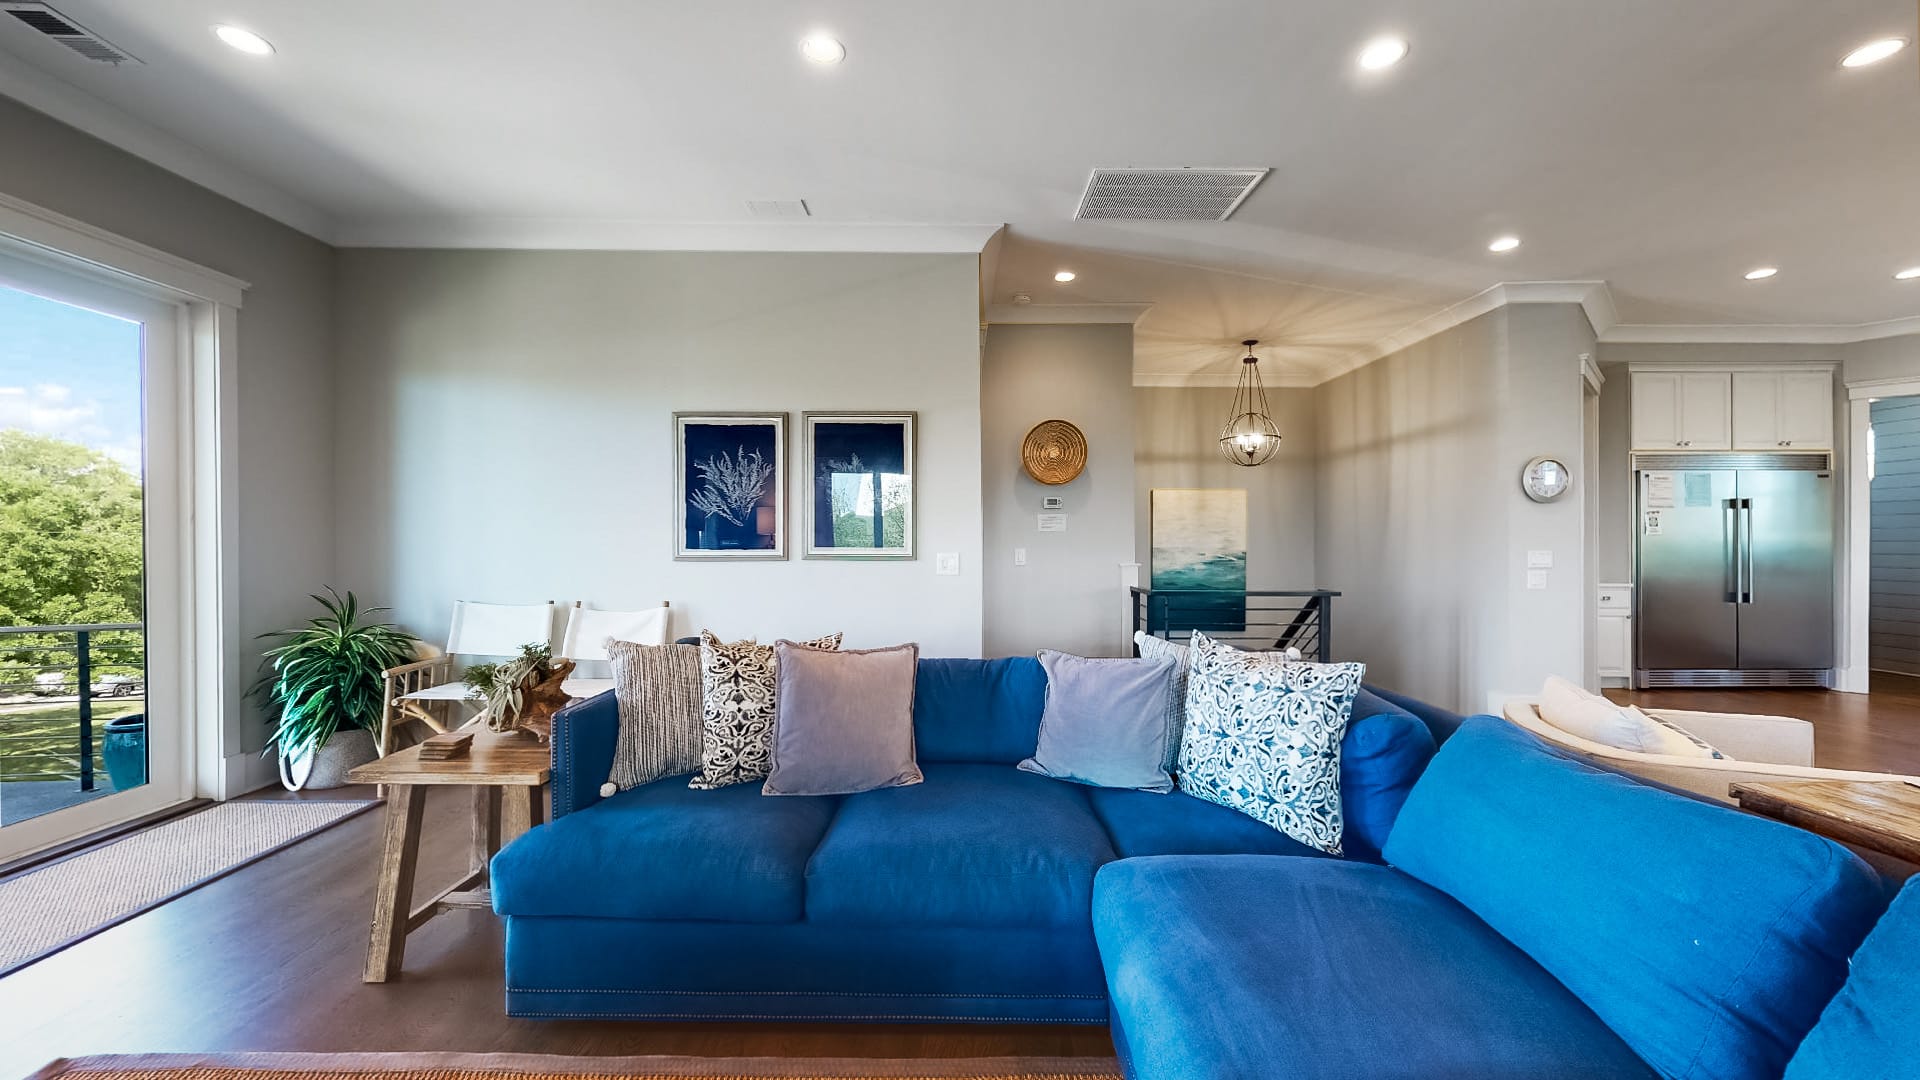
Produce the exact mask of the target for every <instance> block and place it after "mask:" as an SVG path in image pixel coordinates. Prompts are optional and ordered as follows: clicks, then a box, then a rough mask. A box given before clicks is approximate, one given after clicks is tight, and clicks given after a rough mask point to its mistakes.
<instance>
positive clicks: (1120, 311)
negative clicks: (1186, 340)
mask: <svg viewBox="0 0 1920 1080" xmlns="http://www.w3.org/2000/svg"><path fill="white" fill-rule="evenodd" d="M1152 307H1153V305H1152V304H989V305H987V321H988V322H989V323H1000V324H1003V325H1017V326H1036V325H1050V324H1071V323H1125V324H1126V325H1128V326H1132V325H1133V324H1134V323H1137V322H1139V321H1140V319H1141V317H1142V316H1144V315H1145V314H1146V313H1147V312H1148V311H1149V310H1151V309H1152Z"/></svg>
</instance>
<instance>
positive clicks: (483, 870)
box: [348, 731, 553, 983]
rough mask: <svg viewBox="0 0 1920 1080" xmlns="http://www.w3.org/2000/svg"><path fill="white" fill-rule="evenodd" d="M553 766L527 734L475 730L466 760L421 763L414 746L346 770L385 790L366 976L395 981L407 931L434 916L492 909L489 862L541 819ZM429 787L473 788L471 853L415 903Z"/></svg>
mask: <svg viewBox="0 0 1920 1080" xmlns="http://www.w3.org/2000/svg"><path fill="white" fill-rule="evenodd" d="M552 771H553V762H552V754H551V752H550V751H549V750H548V748H547V747H546V746H545V745H544V744H542V743H540V742H538V741H536V740H535V739H534V738H533V737H532V736H528V735H520V734H501V733H497V732H492V731H479V732H477V733H476V734H475V735H474V737H473V748H472V750H470V751H469V752H468V754H467V756H465V757H461V758H455V759H454V760H452V761H422V760H420V748H419V747H417V746H413V747H408V748H407V749H405V750H401V751H398V752H396V753H392V754H388V755H387V756H386V757H384V758H381V759H380V760H378V761H375V762H371V763H369V764H366V765H362V766H360V767H359V768H357V769H355V770H353V772H351V773H349V774H348V779H349V780H351V781H352V782H354V783H356V784H381V785H384V786H385V787H386V789H387V825H386V840H385V844H384V848H383V853H382V855H381V862H380V881H379V884H378V886H377V888H376V891H375V893H374V898H373V934H372V938H371V940H369V941H368V943H367V968H366V973H365V975H364V976H363V979H364V981H366V982H370V983H377V982H386V981H387V980H389V979H397V978H399V977H400V964H401V961H402V959H403V958H404V957H405V955H406V951H407V935H408V934H409V933H412V932H413V931H414V930H417V929H419V928H420V927H421V926H422V925H424V924H425V923H426V922H427V920H429V919H431V918H433V917H434V916H435V915H438V914H440V913H441V912H443V911H452V910H454V909H456V908H486V909H488V910H491V909H492V908H493V892H492V890H491V889H489V888H488V887H487V884H486V883H487V862H488V860H490V859H492V858H493V856H494V853H496V852H498V851H499V850H500V848H501V845H503V844H506V843H508V842H510V841H512V840H513V839H514V838H515V837H517V836H519V835H520V834H521V833H524V832H526V831H527V830H528V829H531V828H533V827H534V826H535V825H538V824H539V823H540V819H541V817H542V811H543V810H544V806H543V805H542V802H541V799H540V789H541V787H542V786H544V785H545V784H546V782H547V779H548V777H549V776H551V775H552ZM431 785H452V786H456V787H471V788H472V789H473V826H472V829H473V831H472V838H471V848H470V850H471V852H472V857H471V859H469V861H468V872H467V876H466V877H464V878H462V879H460V880H459V881H457V882H455V883H454V884H453V886H452V887H450V888H448V889H446V890H444V891H442V892H441V893H439V894H438V895H436V896H435V897H434V898H433V899H431V900H428V901H427V902H426V903H424V904H421V905H420V906H419V907H414V906H413V885H414V880H413V879H414V872H415V870H416V869H417V868H418V864H419V861H420V828H421V824H422V822H423V820H424V812H425V810H426V805H427V804H426V792H425V790H423V789H424V788H425V787H428V786H431Z"/></svg>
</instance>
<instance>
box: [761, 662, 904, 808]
mask: <svg viewBox="0 0 1920 1080" xmlns="http://www.w3.org/2000/svg"><path fill="white" fill-rule="evenodd" d="M773 651H774V670H775V672H776V673H777V677H778V679H779V690H778V692H777V693H776V694H775V695H774V703H775V704H774V708H775V710H776V716H775V719H774V723H773V770H772V772H770V773H769V774H768V775H767V782H766V784H764V785H763V786H762V787H761V788H760V790H761V792H762V793H763V794H766V795H851V794H853V793H855V792H859V791H872V790H874V789H875V788H888V787H905V786H906V785H908V784H917V783H919V782H920V781H921V780H922V779H923V778H922V777H921V775H920V766H919V765H918V764H917V763H916V762H915V761H914V757H913V681H914V675H915V672H916V671H917V670H918V666H919V661H920V646H918V645H895V646H893V647H892V648H887V649H849V650H841V651H831V652H830V651H827V650H824V649H810V648H808V647H807V646H805V645H796V644H794V643H793V642H791V641H780V642H775V643H774V646H773Z"/></svg>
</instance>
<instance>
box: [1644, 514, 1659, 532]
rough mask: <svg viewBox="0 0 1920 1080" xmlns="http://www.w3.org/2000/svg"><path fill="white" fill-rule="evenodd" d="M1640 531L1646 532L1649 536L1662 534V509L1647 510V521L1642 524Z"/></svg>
mask: <svg viewBox="0 0 1920 1080" xmlns="http://www.w3.org/2000/svg"><path fill="white" fill-rule="evenodd" d="M1640 531H1641V532H1643V533H1645V534H1646V535H1648V536H1659V535H1660V511H1658V510H1649V511H1647V513H1646V521H1645V522H1644V523H1643V524H1642V525H1641V527H1640Z"/></svg>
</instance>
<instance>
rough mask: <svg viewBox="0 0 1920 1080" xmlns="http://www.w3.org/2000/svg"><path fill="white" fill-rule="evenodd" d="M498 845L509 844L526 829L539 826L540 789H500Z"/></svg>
mask: <svg viewBox="0 0 1920 1080" xmlns="http://www.w3.org/2000/svg"><path fill="white" fill-rule="evenodd" d="M500 794H501V807H500V843H502V844H511V843H513V841H514V840H515V839H516V838H517V837H519V836H520V834H522V833H524V832H526V831H527V830H528V829H531V828H533V827H534V826H535V825H538V824H540V819H541V817H542V814H541V812H540V811H541V806H540V789H539V788H537V787H509V788H502V789H501V792H500Z"/></svg>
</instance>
